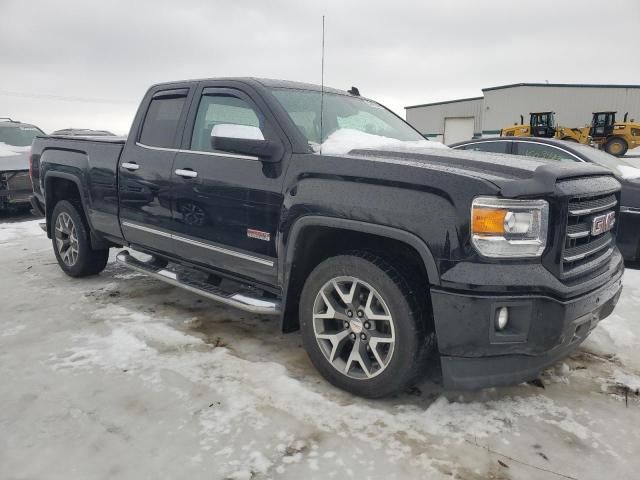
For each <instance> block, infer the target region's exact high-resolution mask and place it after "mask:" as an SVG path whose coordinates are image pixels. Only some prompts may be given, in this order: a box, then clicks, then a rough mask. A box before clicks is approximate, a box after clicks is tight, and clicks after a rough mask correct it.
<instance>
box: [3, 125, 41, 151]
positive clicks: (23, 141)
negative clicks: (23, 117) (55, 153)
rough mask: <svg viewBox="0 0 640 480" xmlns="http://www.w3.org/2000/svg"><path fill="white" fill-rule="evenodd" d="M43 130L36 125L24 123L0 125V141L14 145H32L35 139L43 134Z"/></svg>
mask: <svg viewBox="0 0 640 480" xmlns="http://www.w3.org/2000/svg"><path fill="white" fill-rule="evenodd" d="M41 134H42V132H41V131H40V130H38V129H37V128H36V127H32V126H28V125H24V126H20V127H14V126H11V127H3V126H0V142H1V143H5V144H7V145H12V146H14V147H28V146H31V143H32V142H33V139H34V138H36V136H38V135H41Z"/></svg>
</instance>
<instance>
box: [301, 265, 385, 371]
mask: <svg viewBox="0 0 640 480" xmlns="http://www.w3.org/2000/svg"><path fill="white" fill-rule="evenodd" d="M313 331H314V334H315V337H316V341H317V342H318V345H319V346H320V350H321V351H322V353H323V354H324V356H325V358H326V359H327V360H328V361H329V363H330V364H331V365H332V366H333V367H334V368H335V369H336V370H338V371H339V372H340V373H342V374H344V375H346V376H348V377H349V378H353V379H357V380H366V379H369V378H373V377H375V376H376V375H379V374H380V373H382V372H383V371H384V369H385V368H387V366H388V365H389V362H390V361H391V359H392V357H393V351H394V346H395V325H394V323H393V318H392V316H391V312H390V310H389V307H388V306H387V304H386V302H385V301H384V299H383V298H382V296H381V295H380V294H379V293H378V292H377V291H376V290H375V289H374V288H373V287H371V285H369V284H368V283H366V282H363V281H362V280H360V279H358V278H355V277H336V278H333V279H331V280H329V281H328V282H327V283H325V284H324V286H323V287H322V288H321V289H320V291H319V292H318V294H317V295H316V299H315V301H314V303H313Z"/></svg>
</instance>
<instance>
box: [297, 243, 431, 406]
mask: <svg viewBox="0 0 640 480" xmlns="http://www.w3.org/2000/svg"><path fill="white" fill-rule="evenodd" d="M354 284H355V286H354ZM299 310H300V312H299V314H300V328H301V331H302V339H303V343H304V346H305V349H306V351H307V353H308V355H309V358H310V359H311V362H312V363H313V364H314V366H315V367H316V368H317V369H318V371H319V372H320V373H321V374H322V376H323V377H325V378H326V379H327V380H328V381H329V382H330V383H332V384H333V385H335V386H336V387H338V388H341V389H343V390H346V391H348V392H350V393H353V394H355V395H360V396H363V397H368V398H378V397H384V396H387V395H391V394H393V393H397V392H400V391H402V390H404V389H406V388H408V387H409V386H411V384H412V382H414V381H415V380H416V379H417V378H418V376H419V375H420V374H421V373H422V372H423V371H424V367H425V363H426V358H427V356H428V354H429V353H430V351H431V349H432V344H431V342H429V341H427V335H426V325H427V322H426V321H425V318H424V311H423V310H424V309H423V308H421V306H420V303H419V302H418V301H417V299H416V296H415V289H412V288H411V287H410V286H409V282H408V281H407V280H406V279H405V277H404V276H402V274H401V273H400V272H399V271H398V270H397V269H396V268H395V267H393V266H392V265H391V264H390V263H388V262H386V261H385V260H384V259H382V258H381V257H379V256H377V255H373V254H371V253H365V252H352V253H350V254H346V255H340V256H336V257H331V258H329V259H327V260H325V261H323V262H322V263H320V264H319V265H318V266H317V267H316V268H315V269H314V270H313V271H312V272H311V274H310V275H309V277H308V278H307V279H306V282H305V285H304V288H303V291H302V295H301V298H300V304H299ZM374 350H375V351H374Z"/></svg>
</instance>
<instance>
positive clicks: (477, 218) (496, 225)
mask: <svg viewBox="0 0 640 480" xmlns="http://www.w3.org/2000/svg"><path fill="white" fill-rule="evenodd" d="M507 212H508V210H506V209H502V208H486V207H474V208H473V212H472V215H471V232H472V233H475V234H480V235H502V234H504V233H505V230H504V218H505V217H506V215H507Z"/></svg>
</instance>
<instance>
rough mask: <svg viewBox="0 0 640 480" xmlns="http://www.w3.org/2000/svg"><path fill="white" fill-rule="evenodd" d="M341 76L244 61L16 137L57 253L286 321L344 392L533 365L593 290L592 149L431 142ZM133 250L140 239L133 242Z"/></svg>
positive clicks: (611, 291)
mask: <svg viewBox="0 0 640 480" xmlns="http://www.w3.org/2000/svg"><path fill="white" fill-rule="evenodd" d="M430 145H432V146H433V147H435V146H436V145H434V144H430V142H427V141H426V140H424V139H423V138H422V137H421V135H420V134H419V133H418V132H417V131H416V130H414V129H413V128H412V127H411V126H410V125H408V124H407V123H406V122H404V121H403V120H402V119H401V118H399V117H398V116H396V115H395V114H393V113H392V112H390V111H389V110H387V109H386V108H384V107H383V106H381V105H380V104H378V103H376V102H374V101H371V100H368V99H365V98H362V97H360V96H359V94H358V93H357V90H355V89H353V90H352V91H350V92H343V91H340V90H334V89H329V88H323V89H321V87H318V86H314V85H307V84H300V83H293V82H284V81H274V80H262V79H253V78H230V79H211V80H199V81H185V82H175V83H165V84H159V85H155V86H153V87H151V89H150V90H149V91H148V93H147V94H146V96H145V97H144V99H143V101H142V104H141V105H140V108H139V110H138V113H137V115H136V117H135V120H134V123H133V126H132V128H131V132H130V134H129V136H128V137H127V139H126V140H125V139H122V138H116V137H103V138H84V139H83V138H80V137H67V138H65V137H56V136H53V137H42V138H36V140H35V141H34V143H33V147H32V153H31V170H32V178H33V186H34V198H33V200H32V202H33V204H34V206H35V208H39V209H40V210H41V211H42V212H43V213H44V214H45V215H46V230H47V234H48V236H49V237H50V238H51V239H52V244H53V250H54V252H55V255H56V258H57V260H58V263H59V265H60V267H61V268H62V270H64V271H65V272H66V273H67V274H68V275H71V276H74V277H82V276H85V275H92V274H97V273H98V272H100V271H101V270H102V269H103V268H104V267H105V265H106V263H107V258H108V254H109V248H110V247H123V246H126V247H128V248H130V249H131V251H132V253H130V252H129V251H121V252H119V253H118V254H117V261H119V262H121V263H123V264H124V265H127V266H129V267H131V268H133V269H135V270H138V271H141V272H144V273H146V274H148V275H151V276H153V277H156V278H158V279H160V280H163V281H165V282H168V283H170V284H172V285H175V286H179V287H182V288H185V289H187V290H190V291H193V292H197V293H199V294H202V295H204V296H206V297H208V298H211V299H213V300H216V301H219V302H222V303H224V304H227V305H233V306H236V307H238V308H241V309H244V310H247V311H250V312H254V313H259V314H272V315H279V316H280V319H281V322H282V329H283V330H284V331H286V332H289V331H295V330H298V329H299V330H301V333H302V338H303V343H304V346H305V348H306V350H307V352H308V354H309V357H310V358H311V361H312V362H313V364H314V365H315V366H316V368H317V369H318V370H319V371H320V373H321V374H322V375H323V376H324V377H325V378H326V379H327V380H329V381H330V382H331V383H333V384H334V385H336V386H338V387H340V388H343V389H346V390H348V391H350V392H353V393H355V394H358V395H363V396H367V397H380V396H384V395H389V394H391V393H393V392H397V391H399V390H401V389H403V388H406V387H407V386H408V385H410V384H411V382H413V381H415V380H416V379H417V378H418V376H419V375H420V373H421V372H424V371H425V367H426V366H427V365H428V363H429V362H437V361H438V359H439V361H440V366H441V367H440V368H441V371H442V377H443V381H444V384H445V386H447V387H449V388H455V389H463V388H464V389H475V388H480V387H485V386H496V385H505V384H514V383H518V382H522V381H526V380H530V379H533V378H535V377H536V376H537V375H538V374H539V372H540V371H541V370H542V369H543V368H544V367H546V366H547V365H549V364H551V363H553V362H554V361H556V360H557V359H559V358H561V357H563V356H565V355H567V354H569V353H570V352H571V351H572V350H574V349H575V348H576V347H577V346H578V345H579V344H580V343H581V342H582V341H583V340H584V339H585V338H586V337H587V335H588V334H589V332H590V331H591V330H592V329H593V328H594V327H595V325H596V324H597V323H598V321H599V320H601V319H602V318H604V317H606V316H607V315H609V314H610V313H611V311H612V310H613V308H614V306H615V304H616V302H617V301H618V298H619V295H620V290H621V278H622V274H623V269H624V267H623V263H622V259H621V256H620V253H619V251H618V250H617V249H616V246H615V241H614V235H615V230H616V225H615V219H616V215H617V214H618V201H619V197H620V185H619V183H618V182H617V181H616V179H615V178H614V177H613V175H612V173H611V172H610V171H608V170H605V169H602V168H600V167H597V166H592V165H584V164H568V163H567V164H564V163H563V164H558V163H557V162H548V161H545V160H542V159H534V158H528V157H519V158H513V157H509V156H504V155H493V156H488V155H486V154H478V153H475V152H464V151H456V150H449V149H446V148H440V149H436V148H430V147H429V146H430ZM135 252H141V253H143V254H146V255H140V254H139V253H135Z"/></svg>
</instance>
